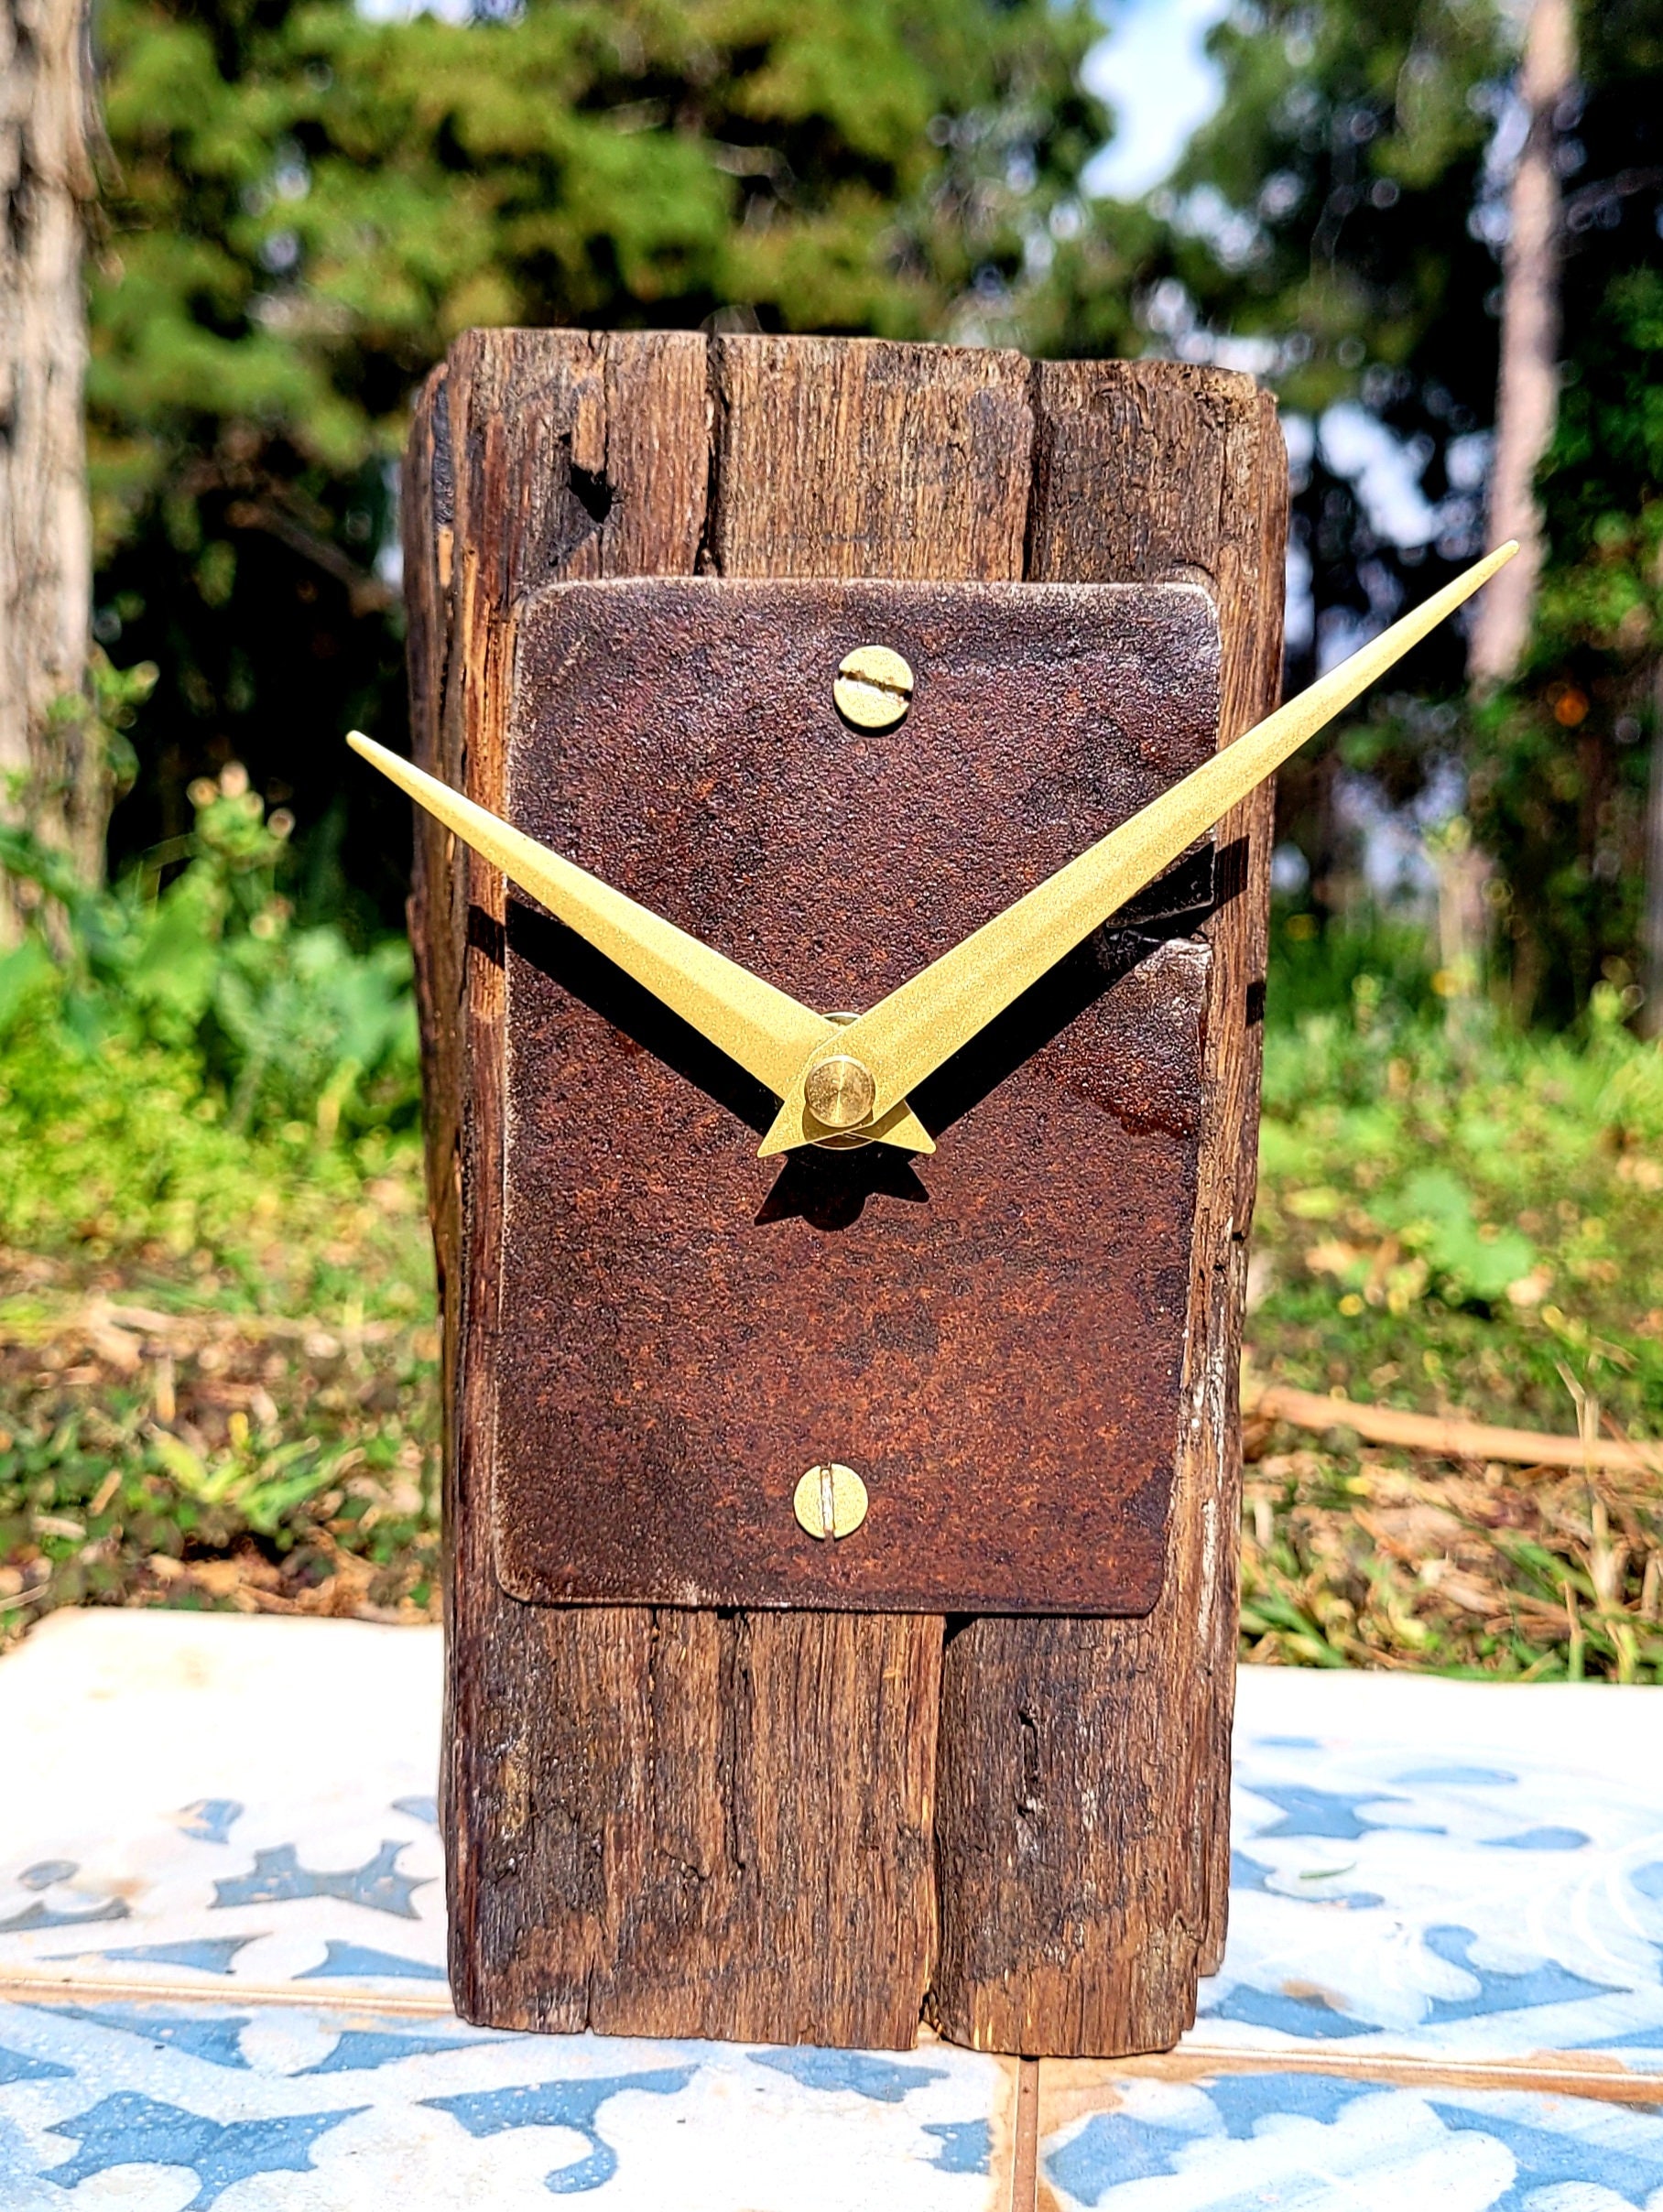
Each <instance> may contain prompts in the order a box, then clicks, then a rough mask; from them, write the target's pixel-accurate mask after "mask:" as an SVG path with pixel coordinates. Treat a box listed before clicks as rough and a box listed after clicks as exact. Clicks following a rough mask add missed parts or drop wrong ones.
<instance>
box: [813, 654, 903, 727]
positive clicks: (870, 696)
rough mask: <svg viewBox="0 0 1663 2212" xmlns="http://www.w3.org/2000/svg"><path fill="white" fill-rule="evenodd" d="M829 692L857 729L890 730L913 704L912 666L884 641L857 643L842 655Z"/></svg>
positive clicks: (842, 713) (847, 720)
mask: <svg viewBox="0 0 1663 2212" xmlns="http://www.w3.org/2000/svg"><path fill="white" fill-rule="evenodd" d="M832 698H833V699H835V700H836V702H837V710H838V712H839V713H840V714H841V715H842V718H843V720H844V721H846V722H853V724H854V726H855V728H856V729H857V730H893V729H894V728H895V726H896V724H897V722H901V721H905V720H906V719H907V710H908V707H910V706H911V704H912V670H911V669H910V668H909V667H908V666H907V663H906V662H905V661H904V660H903V659H902V658H901V656H900V655H899V654H898V653H892V652H891V651H890V649H889V647H888V646H887V645H856V647H855V648H854V651H853V653H846V654H845V655H844V656H843V658H842V663H841V664H840V666H839V667H838V671H837V681H836V682H835V683H834V684H833V685H832Z"/></svg>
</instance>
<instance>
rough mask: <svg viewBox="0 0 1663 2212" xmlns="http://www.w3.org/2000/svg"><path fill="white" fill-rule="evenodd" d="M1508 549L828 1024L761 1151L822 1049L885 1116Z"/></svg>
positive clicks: (799, 1120)
mask: <svg viewBox="0 0 1663 2212" xmlns="http://www.w3.org/2000/svg"><path fill="white" fill-rule="evenodd" d="M1517 550H1518V548H1517V546H1516V545H1515V544H1512V543H1509V544H1507V545H1505V546H1502V547H1499V548H1497V549H1496V551H1495V552H1494V553H1490V554H1487V555H1486V556H1485V558H1484V559H1483V560H1481V561H1479V562H1477V563H1476V564H1475V565H1474V566H1473V568H1471V569H1467V571H1466V572H1465V574H1464V575H1462V576H1458V577H1457V578H1456V579H1455V580H1454V581H1453V582H1452V583H1450V584H1446V585H1445V586H1444V588H1443V590H1442V591H1438V592H1435V593H1434V594H1433V596H1432V597H1431V598H1430V599H1429V600H1428V601H1427V602H1426V603H1425V604H1424V605H1423V606H1419V607H1417V608H1416V609H1415V611H1414V613H1412V614H1406V615H1405V616H1404V618H1403V620H1402V621H1401V622H1397V623H1393V624H1392V626H1391V628H1390V629H1389V630H1386V631H1383V632H1382V633H1381V634H1380V635H1379V636H1378V637H1376V638H1374V639H1371V641H1370V642H1369V643H1368V644H1367V645H1364V646H1363V648H1362V649H1361V650H1360V651H1359V652H1356V653H1353V655H1352V656H1351V657H1350V659H1349V660H1345V661H1342V663H1341V665H1340V666H1339V667H1337V668H1334V669H1331V670H1330V672H1329V674H1328V675H1326V676H1324V677H1322V678H1320V679H1319V680H1318V681H1317V682H1316V683H1314V684H1312V685H1311V687H1310V689H1309V690H1308V691H1303V692H1301V693H1300V695H1299V698H1298V699H1290V700H1289V701H1288V704H1287V706H1285V707H1282V708H1279V709H1278V710H1277V712H1276V713H1274V714H1272V715H1270V716H1269V717H1268V718H1267V719H1266V721H1262V722H1260V723H1258V724H1257V725H1256V726H1255V728H1254V729H1252V730H1249V731H1248V732H1246V734H1245V736H1242V737H1238V738H1237V739H1236V740H1235V742H1234V744H1230V745H1226V746H1225V747H1224V748H1223V751H1222V752H1219V753H1215V754H1213V756H1212V759H1211V760H1209V761H1206V762H1204V763H1203V764H1201V767H1199V768H1197V769H1195V770H1194V771H1193V772H1192V773H1191V774H1190V775H1186V776H1185V777H1184V778H1183V779H1182V781H1181V782H1179V783H1177V784H1174V785H1173V786H1172V787H1171V789H1170V790H1169V791H1165V792H1163V793H1162V794H1161V796H1160V797H1159V798H1158V799H1156V800H1154V801H1153V802H1152V804H1150V805H1149V806H1147V807H1146V808H1143V810H1142V811H1141V813H1138V814H1135V815H1134V816H1133V817H1132V819H1131V820H1130V821H1128V822H1123V823H1122V824H1121V826H1120V828H1119V829H1118V830H1112V831H1111V832H1110V833H1109V835H1108V836H1107V837H1105V838H1103V840H1101V841H1100V842H1099V843H1097V844H1095V845H1092V847H1091V848H1090V849H1089V850H1088V851H1085V852H1082V853H1081V855H1080V857H1079V859H1078V860H1073V861H1071V862H1069V863H1068V865H1067V866H1066V867H1064V868H1061V869H1059V871H1058V872H1057V873H1056V874H1055V875H1053V876H1050V877H1049V878H1048V879H1047V881H1046V882H1044V883H1043V884H1038V886H1037V887H1036V888H1035V889H1034V890H1032V891H1030V892H1028V893H1027V895H1026V896H1025V897H1023V898H1019V899H1018V900H1017V901H1016V904H1015V905H1012V906H1007V907H1006V908H1005V912H1004V913H1003V914H1000V915H997V916H995V918H994V920H992V921H991V922H987V923H984V925H983V927H981V928H980V929H978V930H976V931H975V932H974V933H973V935H972V936H970V937H967V938H965V939H964V940H963V942H962V944H960V945H956V946H955V947H954V948H953V949H952V950H951V952H948V953H944V954H943V955H942V957H941V958H940V960H936V961H935V962H933V963H932V965H931V966H929V967H928V968H926V969H925V970H923V971H922V973H921V974H918V975H915V976H913V977H911V978H910V979H909V981H907V982H905V983H903V984H902V985H901V986H900V988H899V989H898V990H897V991H892V992H890V994H889V996H888V997H887V998H886V999H883V1000H880V1002H879V1003H878V1004H877V1005H875V1007H873V1008H872V1009H871V1010H870V1012H868V1013H866V1014H862V1015H861V1017H860V1019H859V1020H858V1021H856V1022H853V1023H851V1024H850V1025H849V1026H848V1027H847V1028H843V1029H840V1030H838V1031H837V1032H836V1033H835V1038H834V1040H831V1041H827V1040H822V1041H821V1043H820V1044H819V1045H818V1046H816V1047H815V1048H814V1050H813V1051H812V1052H811V1053H810V1056H809V1057H808V1059H807V1060H806V1061H805V1062H804V1064H803V1066H802V1067H800V1068H799V1069H798V1070H797V1074H796V1079H795V1080H794V1081H793V1082H791V1083H790V1085H789V1086H788V1088H787V1089H786V1090H782V1092H781V1094H780V1095H781V1097H782V1098H783V1099H784V1101H785V1103H784V1104H783V1105H782V1106H781V1108H780V1110H779V1112H778V1115H777V1117H776V1120H775V1122H774V1125H773V1127H772V1128H771V1129H770V1130H769V1131H768V1133H767V1134H766V1137H764V1139H763V1141H762V1144H761V1145H760V1147H759V1150H760V1152H761V1154H762V1155H763V1156H764V1157H765V1158H766V1156H767V1155H769V1154H770V1153H776V1152H787V1151H789V1150H790V1149H791V1147H792V1146H793V1145H797V1144H803V1143H805V1142H806V1141H808V1139H809V1138H810V1137H811V1136H812V1135H813V1134H814V1124H813V1123H812V1122H810V1121H808V1120H806V1118H805V1116H806V1100H805V1095H804V1091H805V1085H806V1084H809V1083H810V1082H812V1081H814V1080H815V1079H817V1077H818V1079H819V1080H820V1081H821V1082H822V1083H823V1082H824V1081H825V1080H826V1078H825V1076H823V1075H820V1074H819V1070H820V1068H821V1063H822V1062H829V1063H830V1064H831V1066H832V1068H835V1070H836V1072H837V1075H838V1077H839V1079H841V1081H842V1083H843V1085H844V1086H845V1087H846V1088H847V1087H851V1086H853V1087H854V1088H856V1089H857V1090H858V1091H859V1093H860V1094H861V1095H863V1096H865V1097H869V1098H870V1099H871V1101H872V1106H871V1111H872V1113H873V1115H874V1116H875V1118H881V1117H882V1116H883V1114H884V1113H885V1112H886V1110H887V1109H888V1108H889V1107H890V1106H891V1104H892V1103H893V1101H895V1100H897V1098H904V1097H906V1095H907V1093H908V1091H910V1090H916V1088H917V1087H918V1084H920V1083H921V1082H923V1080H924V1079H925V1078H926V1077H927V1076H929V1075H931V1074H933V1073H934V1071H935V1070H936V1068H940V1066H941V1064H942V1063H943V1061H946V1060H949V1059H951V1057H952V1056H953V1054H954V1053H955V1052H957V1051H959V1050H960V1049H961V1047H962V1046H965V1045H968V1044H969V1042H970V1041H971V1039H972V1038H973V1036H976V1035H977V1033H978V1032H979V1031H980V1030H982V1029H984V1028H985V1027H986V1025H987V1024H988V1023H989V1022H991V1021H992V1020H993V1019H994V1018H995V1015H997V1014H1002V1013H1003V1012H1004V1011H1005V1008H1006V1007H1007V1006H1008V1005H1010V1004H1011V1003H1012V1002H1013V1001H1014V1000H1016V999H1017V998H1019V997H1020V996H1021V995H1022V993H1023V992H1025V991H1026V990H1027V988H1028V986H1029V985H1030V984H1031V983H1035V982H1037V981H1038V979H1039V978H1040V977H1041V976H1042V975H1043V974H1044V973H1045V972H1046V970H1048V969H1049V968H1050V967H1052V966H1053V965H1054V964H1055V963H1056V962H1057V961H1058V960H1060V959H1061V958H1062V956H1063V954H1064V953H1065V952H1069V951H1071V950H1072V949H1073V948H1074V947H1075V946H1076V945H1078V944H1079V943H1080V942H1081V939H1082V938H1087V937H1089V936H1090V935H1091V933H1092V930H1093V929H1096V928H1098V927H1100V926H1101V925H1102V924H1103V922H1105V921H1106V920H1107V919H1108V917H1109V916H1110V915H1111V914H1113V913H1114V910H1115V908H1116V907H1118V906H1121V905H1124V904H1125V901H1126V900H1127V899H1129V898H1130V897H1132V895H1134V893H1136V892H1138V891H1141V890H1142V888H1143V886H1144V885H1145V884H1147V883H1150V882H1152V881H1153V880H1154V878H1155V877H1156V876H1158V874H1159V873H1160V872H1161V870H1162V869H1163V868H1165V867H1167V866H1168V864H1169V863H1170V862H1172V861H1175V860H1176V859H1177V858H1178V856H1179V853H1180V852H1182V851H1184V849H1185V847H1186V846H1188V845H1190V844H1192V843H1193V842H1194V840H1196V839H1197V838H1198V837H1200V836H1201V835H1202V834H1203V832H1204V831H1206V830H1211V829H1212V826H1213V824H1214V823H1215V822H1216V821H1218V820H1219V819H1220V818H1221V816H1223V815H1224V814H1227V813H1228V812H1229V810H1230V808H1232V807H1234V805H1235V804H1236V802H1237V800H1238V799H1242V798H1245V797H1246V795H1247V794H1248V792H1250V791H1251V790H1252V789H1253V788H1254V786H1255V785H1256V784H1258V783H1261V782H1262V781H1263V780H1264V778H1265V777H1266V776H1267V775H1271V774H1272V773H1273V772H1274V771H1275V770H1276V769H1277V768H1278V767H1279V766H1280V765H1281V764H1282V763H1283V761H1285V760H1286V759H1287V758H1288V755H1289V754H1292V753H1297V752H1298V751H1299V747H1300V746H1301V745H1302V744H1304V743H1305V742H1306V740H1307V739H1308V738H1311V737H1314V736H1315V735H1316V733H1317V732H1318V731H1319V730H1321V728H1322V727H1323V726H1324V724H1325V723H1327V722H1329V721H1331V720H1332V719H1333V717H1334V716H1335V715H1336V714H1338V713H1339V712H1340V710H1342V708H1343V707H1346V706H1348V705H1349V704H1350V703H1351V701H1352V700H1353V699H1355V698H1356V696H1357V694H1358V693H1359V692H1360V691H1362V690H1364V689H1366V688H1367V686H1368V685H1370V684H1371V683H1373V682H1374V681H1375V678H1377V677H1380V676H1384V675H1385V673H1386V670H1387V669H1388V668H1389V667H1391V666H1392V664H1393V663H1394V662H1395V661H1397V660H1398V659H1399V658H1401V656H1403V655H1404V654H1405V653H1407V652H1408V649H1409V647H1410V646H1411V645H1416V644H1418V642H1419V640H1420V639H1421V638H1423V637H1424V636H1425V635H1426V634H1427V633H1428V631H1429V630H1432V629H1435V628H1436V627H1437V625H1438V624H1439V623H1440V622H1442V621H1443V619H1444V617H1445V616H1446V615H1448V614H1451V613H1454V611H1455V609H1456V608H1457V607H1458V606H1460V604H1461V603H1462V601H1463V600H1464V599H1467V598H1469V597H1470V596H1471V595H1472V593H1473V592H1474V591H1477V590H1478V589H1479V587H1480V586H1481V585H1482V584H1484V583H1486V582H1487V581H1488V580H1489V579H1490V578H1491V577H1492V576H1494V575H1495V571H1496V569H1499V568H1501V567H1502V566H1503V564H1504V563H1505V562H1506V561H1508V560H1510V559H1511V558H1513V556H1514V554H1515V553H1516V551H1517ZM833 1056H835V1057H833Z"/></svg>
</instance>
